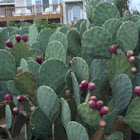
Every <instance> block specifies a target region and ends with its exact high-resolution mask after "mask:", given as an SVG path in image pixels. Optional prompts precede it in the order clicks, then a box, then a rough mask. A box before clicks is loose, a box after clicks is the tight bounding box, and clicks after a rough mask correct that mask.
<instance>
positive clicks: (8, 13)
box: [0, 4, 62, 17]
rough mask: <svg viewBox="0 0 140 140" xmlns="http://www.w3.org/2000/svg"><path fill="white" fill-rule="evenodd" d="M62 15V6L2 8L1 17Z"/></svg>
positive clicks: (0, 10)
mask: <svg viewBox="0 0 140 140" xmlns="http://www.w3.org/2000/svg"><path fill="white" fill-rule="evenodd" d="M47 14H62V5H61V4H55V5H36V6H34V5H32V6H24V7H4V8H0V17H12V16H31V15H47Z"/></svg>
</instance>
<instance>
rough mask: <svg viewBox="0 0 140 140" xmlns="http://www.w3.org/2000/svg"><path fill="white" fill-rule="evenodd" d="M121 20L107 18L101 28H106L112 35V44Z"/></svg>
mask: <svg viewBox="0 0 140 140" xmlns="http://www.w3.org/2000/svg"><path fill="white" fill-rule="evenodd" d="M121 24H122V22H121V20H120V19H114V18H113V19H109V20H107V21H106V22H105V23H104V24H103V26H102V27H103V28H104V29H106V30H107V31H108V32H109V33H110V34H111V36H112V41H113V43H114V44H116V43H117V32H118V29H119V28H120V26H121Z"/></svg>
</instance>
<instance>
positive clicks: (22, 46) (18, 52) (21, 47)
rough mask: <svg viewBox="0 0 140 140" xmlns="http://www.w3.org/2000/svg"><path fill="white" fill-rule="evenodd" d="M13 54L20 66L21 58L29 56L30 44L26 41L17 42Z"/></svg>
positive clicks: (12, 50)
mask: <svg viewBox="0 0 140 140" xmlns="http://www.w3.org/2000/svg"><path fill="white" fill-rule="evenodd" d="M11 54H12V55H13V56H14V57H15V60H16V65H17V66H19V65H20V60H21V58H27V57H28V45H27V44H26V43H25V42H24V41H21V42H18V43H16V44H15V45H14V47H13V48H12V49H11Z"/></svg>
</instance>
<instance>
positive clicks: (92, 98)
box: [89, 96, 97, 102]
mask: <svg viewBox="0 0 140 140" xmlns="http://www.w3.org/2000/svg"><path fill="white" fill-rule="evenodd" d="M89 100H92V101H95V102H96V101H97V98H96V96H91V97H90V99H89Z"/></svg>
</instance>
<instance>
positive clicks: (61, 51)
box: [45, 41, 66, 63]
mask: <svg viewBox="0 0 140 140" xmlns="http://www.w3.org/2000/svg"><path fill="white" fill-rule="evenodd" d="M51 58H56V59H60V60H62V61H63V62H64V63H66V50H65V48H64V47H63V45H62V44H61V43H60V42H59V41H52V42H51V43H50V44H49V45H48V47H47V48H46V53H45V60H47V59H51Z"/></svg>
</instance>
